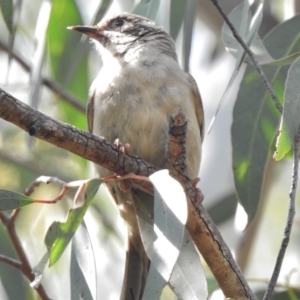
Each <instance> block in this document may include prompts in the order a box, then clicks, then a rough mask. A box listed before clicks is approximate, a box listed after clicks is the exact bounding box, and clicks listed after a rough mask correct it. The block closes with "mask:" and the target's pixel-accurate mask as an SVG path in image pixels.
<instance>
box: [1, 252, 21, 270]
mask: <svg viewBox="0 0 300 300" xmlns="http://www.w3.org/2000/svg"><path fill="white" fill-rule="evenodd" d="M0 261H2V262H4V263H6V264H8V265H10V266H12V267H14V268H16V269H18V270H19V271H22V264H21V263H20V262H19V261H18V260H16V259H13V258H11V257H8V256H5V255H2V254H0Z"/></svg>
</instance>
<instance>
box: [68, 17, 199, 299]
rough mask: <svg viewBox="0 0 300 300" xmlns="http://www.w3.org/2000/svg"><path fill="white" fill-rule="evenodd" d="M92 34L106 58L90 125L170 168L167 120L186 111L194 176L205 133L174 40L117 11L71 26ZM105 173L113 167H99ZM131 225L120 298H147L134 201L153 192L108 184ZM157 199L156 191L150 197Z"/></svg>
mask: <svg viewBox="0 0 300 300" xmlns="http://www.w3.org/2000/svg"><path fill="white" fill-rule="evenodd" d="M69 29H71V30H75V31H78V32H80V33H83V34H85V35H87V36H88V37H90V39H91V41H92V42H93V43H94V45H95V47H96V49H97V50H98V52H99V54H100V55H101V57H102V62H103V64H102V66H101V67H100V66H99V69H100V70H99V73H98V75H97V77H96V78H95V80H94V81H93V83H92V85H91V88H90V91H89V101H88V104H87V122H88V130H89V131H90V132H91V133H93V134H95V135H98V136H102V137H104V138H105V139H106V140H107V141H109V142H111V143H114V142H115V141H121V142H122V143H127V144H129V145H130V152H132V153H134V154H136V155H138V156H140V157H141V158H142V159H145V160H146V161H148V162H150V163H152V164H153V165H155V166H156V167H157V168H158V169H163V168H166V157H165V152H166V143H167V138H168V129H169V119H170V117H171V116H172V115H173V114H175V113H177V112H182V113H183V114H184V115H185V117H186V119H187V122H188V125H187V137H186V145H185V147H186V165H187V173H188V175H189V177H190V178H196V177H197V176H198V173H199V168H200V161H201V152H202V151H201V146H202V141H203V137H204V111H203V105H202V100H201V96H200V92H199V89H198V86H197V84H196V81H195V80H194V78H193V77H192V76H191V75H190V74H188V73H186V72H185V71H184V70H182V68H181V67H180V65H179V62H178V57H177V54H176V49H175V43H174V40H173V39H172V38H171V36H170V35H169V34H168V33H167V32H166V31H165V30H164V29H163V28H162V27H161V26H160V25H158V24H157V23H156V22H155V21H152V20H150V19H148V18H146V17H143V16H139V15H135V14H131V13H120V14H116V15H114V16H111V17H108V18H105V19H103V20H101V21H100V22H99V23H98V24H97V25H93V26H84V25H78V26H70V27H69ZM96 169H97V171H98V174H99V176H100V177H105V176H109V175H111V174H112V172H111V171H109V170H107V169H105V168H103V167H101V166H96ZM107 186H108V190H109V191H110V193H111V195H112V196H113V199H114V200H115V202H116V204H117V206H118V208H119V211H120V215H121V217H122V218H123V219H124V221H125V224H126V225H127V230H128V243H127V253H126V263H125V274H124V282H123V287H122V291H121V298H120V299H121V300H125V299H126V300H128V299H135V300H137V299H142V295H143V291H144V288H145V283H146V280H147V274H148V270H149V266H150V263H151V262H150V260H149V258H148V257H147V255H146V253H145V250H144V246H143V243H142V239H141V236H140V232H139V228H138V221H137V218H136V211H135V205H134V204H135V201H136V199H137V198H139V199H140V200H141V201H147V200H145V199H147V198H149V195H148V194H146V193H145V192H143V191H139V190H137V189H136V188H134V187H133V186H132V187H130V186H129V188H127V189H126V188H125V189H124V188H122V186H121V185H120V184H119V183H117V182H110V183H108V184H107ZM151 197H152V196H151Z"/></svg>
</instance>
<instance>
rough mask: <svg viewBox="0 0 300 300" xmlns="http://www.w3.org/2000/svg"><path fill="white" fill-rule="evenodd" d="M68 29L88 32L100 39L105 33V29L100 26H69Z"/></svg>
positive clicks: (91, 36) (89, 34)
mask: <svg viewBox="0 0 300 300" xmlns="http://www.w3.org/2000/svg"><path fill="white" fill-rule="evenodd" d="M67 29H70V30H75V31H79V32H81V33H84V34H86V35H87V36H89V37H90V38H92V39H96V40H98V39H99V38H103V37H104V34H103V31H102V30H101V29H100V28H99V26H97V25H96V26H82V25H78V26H69V27H67Z"/></svg>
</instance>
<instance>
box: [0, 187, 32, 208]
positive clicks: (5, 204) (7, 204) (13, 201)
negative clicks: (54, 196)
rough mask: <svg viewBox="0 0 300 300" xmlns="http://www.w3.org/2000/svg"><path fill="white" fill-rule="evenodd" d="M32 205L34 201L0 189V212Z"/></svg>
mask: <svg viewBox="0 0 300 300" xmlns="http://www.w3.org/2000/svg"><path fill="white" fill-rule="evenodd" d="M32 203H34V200H33V199H31V198H29V197H27V196H25V195H22V194H19V193H15V192H12V191H7V190H3V189H0V211H5V210H11V209H15V208H20V207H23V206H26V205H29V204H32Z"/></svg>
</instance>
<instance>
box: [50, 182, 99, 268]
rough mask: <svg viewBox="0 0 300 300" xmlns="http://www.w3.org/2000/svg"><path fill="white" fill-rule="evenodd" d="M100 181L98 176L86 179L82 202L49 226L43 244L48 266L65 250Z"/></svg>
mask: <svg viewBox="0 0 300 300" xmlns="http://www.w3.org/2000/svg"><path fill="white" fill-rule="evenodd" d="M101 183H102V181H101V180H100V179H99V178H94V179H91V180H88V181H87V184H86V187H85V197H84V198H85V201H84V203H83V204H82V205H81V206H79V207H77V208H72V209H70V210H69V213H68V217H67V220H66V221H65V222H53V223H52V225H51V226H50V227H49V229H48V231H47V234H46V237H45V244H46V247H47V249H48V252H49V258H50V266H52V265H53V264H55V263H56V262H57V260H58V259H59V258H60V257H61V255H62V253H63V252H64V251H65V249H66V247H67V246H68V244H69V242H70V240H71V239H72V237H73V236H74V234H75V232H76V230H77V228H78V226H79V225H80V224H81V222H82V220H83V217H84V215H85V213H86V211H87V209H88V208H89V206H90V204H91V202H92V200H93V198H94V196H95V194H96V192H97V190H98V188H99V186H100V184H101Z"/></svg>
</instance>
